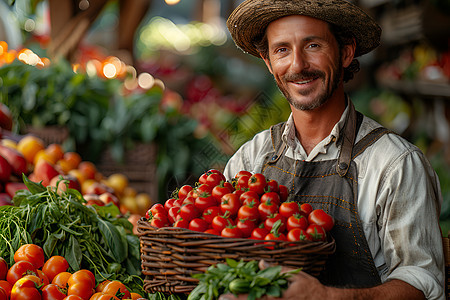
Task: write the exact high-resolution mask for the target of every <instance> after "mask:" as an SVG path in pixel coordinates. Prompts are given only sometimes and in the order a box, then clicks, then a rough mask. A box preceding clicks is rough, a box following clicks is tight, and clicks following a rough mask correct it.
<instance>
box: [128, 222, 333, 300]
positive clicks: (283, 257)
mask: <svg viewBox="0 0 450 300" xmlns="http://www.w3.org/2000/svg"><path fill="white" fill-rule="evenodd" d="M137 225H138V227H137V230H138V236H139V239H140V244H141V262H142V274H143V275H145V279H144V289H145V290H146V291H147V292H149V293H156V292H163V293H169V294H170V293H189V292H191V291H192V290H193V289H194V288H195V287H196V286H197V283H198V280H197V279H194V278H192V276H191V275H192V274H196V273H201V272H204V271H206V269H207V268H208V267H209V266H211V265H214V264H217V263H224V262H225V259H226V258H232V259H235V260H241V259H242V260H244V261H250V260H260V259H264V260H265V261H267V262H268V263H273V264H279V265H284V266H288V267H293V268H302V270H303V271H305V272H307V273H309V274H311V275H313V276H318V275H319V274H320V272H321V271H322V270H323V269H324V268H325V262H326V259H327V258H328V256H329V255H331V254H333V253H334V251H335V247H336V245H335V242H334V239H333V238H331V237H330V239H329V241H327V242H296V243H295V245H292V244H293V243H292V242H282V241H274V243H275V246H273V249H269V248H267V244H264V243H261V242H259V241H257V242H255V240H251V239H245V238H237V239H233V238H224V237H220V236H216V235H211V234H207V233H202V232H196V231H192V230H188V229H183V228H173V227H166V228H155V227H153V226H151V225H150V223H149V222H148V221H147V220H146V219H145V218H141V219H140V220H139V221H138V224H137Z"/></svg>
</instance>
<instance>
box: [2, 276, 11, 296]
mask: <svg viewBox="0 0 450 300" xmlns="http://www.w3.org/2000/svg"><path fill="white" fill-rule="evenodd" d="M0 287H1V288H3V289H4V290H5V292H6V296H7V297H8V298H7V299H9V297H10V295H11V289H12V284H11V283H9V282H8V281H6V280H0Z"/></svg>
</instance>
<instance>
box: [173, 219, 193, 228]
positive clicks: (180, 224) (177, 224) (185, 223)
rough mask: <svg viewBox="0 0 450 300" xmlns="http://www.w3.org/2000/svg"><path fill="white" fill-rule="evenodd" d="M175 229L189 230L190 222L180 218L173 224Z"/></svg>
mask: <svg viewBox="0 0 450 300" xmlns="http://www.w3.org/2000/svg"><path fill="white" fill-rule="evenodd" d="M173 227H178V228H186V229H188V228H189V221H188V220H185V219H183V218H180V219H178V220H176V221H175V223H173Z"/></svg>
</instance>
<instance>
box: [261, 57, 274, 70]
mask: <svg viewBox="0 0 450 300" xmlns="http://www.w3.org/2000/svg"><path fill="white" fill-rule="evenodd" d="M259 56H261V58H262V60H264V62H265V63H266V66H267V69H269V72H270V73H271V74H273V72H272V65H271V64H270V60H269V59H268V58H265V57H264V56H263V55H262V54H261V53H259Z"/></svg>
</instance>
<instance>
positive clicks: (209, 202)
mask: <svg viewBox="0 0 450 300" xmlns="http://www.w3.org/2000/svg"><path fill="white" fill-rule="evenodd" d="M194 204H195V207H197V208H198V209H199V210H200V211H202V212H203V211H204V210H205V209H207V208H208V207H211V206H217V205H218V204H219V203H218V201H217V199H216V198H214V197H213V196H211V195H210V194H208V193H204V194H200V195H199V196H198V197H197V198H195V202H194Z"/></svg>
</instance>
